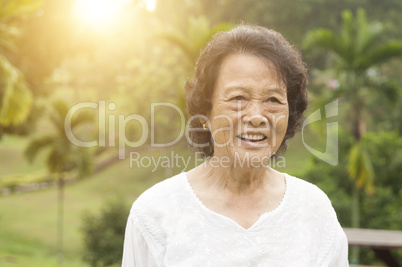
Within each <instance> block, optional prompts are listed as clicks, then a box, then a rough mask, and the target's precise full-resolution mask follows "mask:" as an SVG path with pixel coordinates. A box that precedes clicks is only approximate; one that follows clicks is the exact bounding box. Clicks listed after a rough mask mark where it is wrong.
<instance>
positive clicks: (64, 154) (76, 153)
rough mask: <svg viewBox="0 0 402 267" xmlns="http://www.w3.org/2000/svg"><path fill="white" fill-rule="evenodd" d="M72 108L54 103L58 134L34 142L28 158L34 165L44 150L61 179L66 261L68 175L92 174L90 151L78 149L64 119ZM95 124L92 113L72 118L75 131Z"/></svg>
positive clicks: (60, 238) (60, 242) (60, 246)
mask: <svg viewBox="0 0 402 267" xmlns="http://www.w3.org/2000/svg"><path fill="white" fill-rule="evenodd" d="M67 112H68V106H67V105H66V103H65V102H63V101H56V102H54V103H53V106H52V111H51V117H50V118H51V122H52V125H53V126H54V128H55V132H54V133H51V134H47V135H44V136H41V137H38V138H36V139H33V140H32V141H31V142H30V143H29V144H28V146H27V148H26V150H25V155H26V157H27V158H28V160H29V161H30V162H32V161H33V160H34V159H35V158H36V157H37V155H38V153H39V152H40V151H42V150H47V152H48V154H47V168H48V170H49V171H50V172H51V173H54V174H55V175H57V177H58V249H59V261H60V264H62V260H63V213H64V211H63V206H64V205H63V202H64V182H65V180H64V176H65V173H66V172H68V171H70V170H73V169H76V170H78V173H79V177H84V176H86V175H88V174H89V173H91V169H92V157H91V155H90V153H89V151H88V150H87V149H83V148H81V147H78V146H75V145H74V144H72V143H71V142H70V140H69V139H68V138H67V136H66V133H65V129H64V120H65V118H66V115H67ZM90 122H93V118H92V116H90V115H89V114H88V113H78V114H76V115H75V116H74V117H73V118H72V122H71V128H72V129H71V130H72V131H76V130H77V129H78V128H79V127H80V126H82V125H84V124H87V123H90Z"/></svg>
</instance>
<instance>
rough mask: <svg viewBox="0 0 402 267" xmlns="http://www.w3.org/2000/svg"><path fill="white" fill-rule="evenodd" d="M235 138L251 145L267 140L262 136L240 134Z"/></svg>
mask: <svg viewBox="0 0 402 267" xmlns="http://www.w3.org/2000/svg"><path fill="white" fill-rule="evenodd" d="M237 137H238V138H240V139H241V140H244V141H248V142H253V143H257V142H261V141H264V140H265V139H267V137H266V136H265V135H262V134H241V135H238V136H237Z"/></svg>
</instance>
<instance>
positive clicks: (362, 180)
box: [347, 142, 375, 195]
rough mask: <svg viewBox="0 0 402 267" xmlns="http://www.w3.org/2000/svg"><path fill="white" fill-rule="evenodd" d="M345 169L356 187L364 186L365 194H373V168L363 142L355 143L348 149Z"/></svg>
mask: <svg viewBox="0 0 402 267" xmlns="http://www.w3.org/2000/svg"><path fill="white" fill-rule="evenodd" d="M347 169H348V173H349V177H350V178H351V179H352V180H354V181H355V183H356V186H357V188H359V189H361V188H363V187H364V190H365V191H366V193H367V194H369V195H372V194H374V192H375V189H374V170H373V166H372V164H371V160H370V158H369V156H368V154H367V151H366V150H365V147H364V144H363V143H361V142H358V143H355V144H354V145H353V146H352V148H351V149H350V151H349V162H348V164H347Z"/></svg>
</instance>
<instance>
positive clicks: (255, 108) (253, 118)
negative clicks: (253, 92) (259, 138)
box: [243, 103, 268, 127]
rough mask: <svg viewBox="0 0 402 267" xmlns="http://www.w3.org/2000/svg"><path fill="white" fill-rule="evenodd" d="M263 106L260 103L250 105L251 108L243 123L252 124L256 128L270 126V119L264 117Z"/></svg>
mask: <svg viewBox="0 0 402 267" xmlns="http://www.w3.org/2000/svg"><path fill="white" fill-rule="evenodd" d="M261 105H262V104H260V103H253V104H251V103H250V107H249V108H248V109H247V110H246V112H247V113H246V114H245V116H244V117H243V122H244V123H251V124H252V125H253V126H254V127H258V126H261V125H266V124H268V119H267V118H266V117H265V116H264V115H262V111H263V107H262V106H261Z"/></svg>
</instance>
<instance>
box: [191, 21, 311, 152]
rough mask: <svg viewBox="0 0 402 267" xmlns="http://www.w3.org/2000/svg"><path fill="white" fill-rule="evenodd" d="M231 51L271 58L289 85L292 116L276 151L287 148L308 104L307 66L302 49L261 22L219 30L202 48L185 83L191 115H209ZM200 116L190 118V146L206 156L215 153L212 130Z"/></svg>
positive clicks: (299, 125) (232, 52) (288, 94)
mask: <svg viewBox="0 0 402 267" xmlns="http://www.w3.org/2000/svg"><path fill="white" fill-rule="evenodd" d="M231 54H249V55H254V56H257V57H259V58H261V59H264V60H268V61H270V62H272V64H273V65H274V66H275V69H276V70H277V73H278V75H279V78H280V79H282V80H283V81H284V83H285V84H286V88H287V98H288V104H289V119H288V127H287V130H286V134H285V137H284V139H283V141H282V144H281V145H280V147H279V149H278V151H277V152H276V153H275V154H276V155H278V154H280V153H283V152H285V151H286V148H287V143H286V141H287V140H289V139H290V138H292V137H293V136H294V134H295V133H296V132H297V131H299V130H300V128H301V125H302V123H303V112H304V111H305V110H306V108H307V84H308V76H307V66H306V64H305V63H304V62H303V60H302V56H301V53H300V52H299V51H298V50H297V49H296V48H295V47H293V46H291V45H290V44H289V42H288V41H287V40H286V39H285V38H284V37H283V36H282V35H281V34H280V33H278V32H276V31H274V30H271V29H267V28H264V27H261V26H254V25H245V24H242V25H238V26H236V27H234V28H233V29H231V30H229V31H226V32H220V33H217V34H216V35H215V36H214V37H213V38H212V40H211V41H210V42H209V43H208V45H207V46H206V48H205V49H204V50H203V51H202V52H201V55H200V57H199V59H198V61H197V65H196V69H195V77H194V79H193V80H188V81H187V82H186V84H185V88H186V90H187V111H188V113H189V115H190V116H200V115H203V116H207V115H208V113H209V112H210V111H211V108H212V95H213V92H214V88H215V83H216V80H217V78H218V75H219V69H220V66H221V64H222V62H223V60H224V58H225V57H227V56H228V55H231ZM200 128H202V124H201V122H200V120H199V119H192V120H190V121H189V139H190V140H189V141H190V142H189V146H190V148H191V149H192V150H193V151H196V152H201V154H202V155H203V156H204V157H211V156H213V154H214V145H213V140H212V136H211V132H210V131H209V130H204V131H194V130H193V131H192V130H191V129H200Z"/></svg>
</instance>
